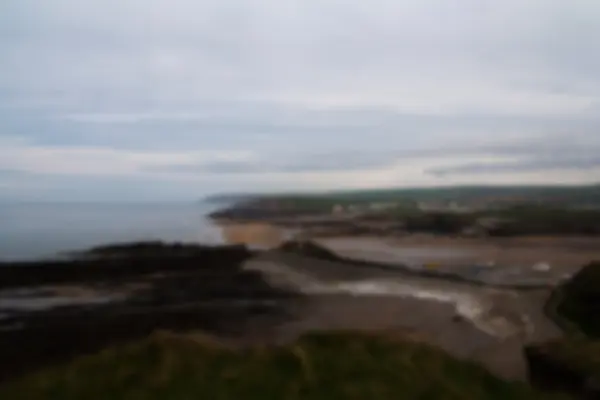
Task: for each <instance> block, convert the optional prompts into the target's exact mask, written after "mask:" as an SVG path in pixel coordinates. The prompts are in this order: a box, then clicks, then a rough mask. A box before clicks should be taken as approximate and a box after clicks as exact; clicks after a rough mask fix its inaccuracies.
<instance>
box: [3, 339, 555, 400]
mask: <svg viewBox="0 0 600 400" xmlns="http://www.w3.org/2000/svg"><path fill="white" fill-rule="evenodd" d="M0 398H2V399H11V400H18V399H27V400H41V399H44V400H51V399H56V400H58V399H61V400H75V399H77V400H79V399H86V400H94V399H98V400H100V399H102V400H104V399H112V400H118V399H123V400H125V399H127V400H135V399H140V400H141V399H144V400H152V399H157V400H158V399H161V400H164V399H174V400H175V399H180V400H184V399H211V400H219V399H220V400H229V399H230V400H240V399H248V400H251V399H256V400H259V399H260V400H271V399H272V400H289V399H306V400H311V399H315V400H316V399H320V400H336V399H340V400H341V399H344V400H352V399H367V400H371V399H373V400H375V399H376V400H387V399H389V400H391V399H394V400H397V399H406V400H410V399H423V400H426V399H432V400H433V399H450V400H452V399H455V400H464V399H470V400H477V399H482V400H483V399H498V400H504V399H559V398H562V399H564V398H566V397H562V396H561V397H554V396H550V395H548V394H544V393H540V392H538V391H535V390H534V389H532V388H531V387H529V386H528V385H526V384H523V383H509V382H506V381H502V380H500V379H498V378H496V377H494V376H492V375H491V374H490V373H489V372H487V371H486V370H485V369H483V368H482V367H479V366H478V365H475V364H473V363H469V362H462V361H457V360H455V359H453V358H451V357H450V356H448V355H446V354H445V353H443V352H442V351H440V350H437V349H435V348H433V347H430V346H427V345H424V344H419V343H416V342H413V341H411V340H407V339H400V338H398V337H391V336H387V337H383V336H374V335H359V334H353V333H330V334H312V335H309V336H306V337H304V338H302V339H301V340H300V341H298V342H297V343H295V344H294V345H291V346H288V347H285V348H272V349H266V348H264V349H258V348H255V349H248V350H231V349H227V348H225V347H222V346H219V345H217V344H215V343H213V342H211V341H210V340H207V339H205V338H196V337H194V336H190V335H187V336H182V335H174V334H155V335H154V336H152V337H151V338H149V339H147V340H145V341H142V342H140V343H137V344H132V345H128V346H121V347H116V348H112V349H108V350H105V351H103V352H101V353H99V354H96V355H92V356H87V357H82V358H80V359H78V360H75V361H74V362H72V363H70V364H68V365H64V366H60V367H55V368H53V369H50V370H47V371H44V372H41V373H37V374H35V375H32V376H28V377H25V378H22V379H20V380H18V381H16V382H12V383H9V384H4V385H3V386H1V387H0Z"/></svg>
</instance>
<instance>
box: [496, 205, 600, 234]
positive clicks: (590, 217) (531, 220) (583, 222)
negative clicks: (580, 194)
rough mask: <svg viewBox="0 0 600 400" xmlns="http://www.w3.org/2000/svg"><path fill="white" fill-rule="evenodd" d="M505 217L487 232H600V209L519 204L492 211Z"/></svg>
mask: <svg viewBox="0 0 600 400" xmlns="http://www.w3.org/2000/svg"><path fill="white" fill-rule="evenodd" d="M493 214H494V215H496V216H498V217H501V218H503V219H505V221H506V222H504V223H503V224H502V225H500V226H499V227H498V228H497V229H496V230H494V231H493V232H491V233H492V234H494V235H497V236H515V235H539V234H571V235H598V234H600V211H598V210H569V209H566V208H559V207H549V206H544V205H538V204H529V205H519V206H514V207H511V208H507V209H505V210H501V211H498V212H495V213H493Z"/></svg>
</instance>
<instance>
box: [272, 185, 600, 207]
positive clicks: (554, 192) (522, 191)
mask: <svg viewBox="0 0 600 400" xmlns="http://www.w3.org/2000/svg"><path fill="white" fill-rule="evenodd" d="M260 197H262V196H260ZM264 197H271V198H302V199H307V198H312V199H314V200H317V198H318V199H320V200H322V201H325V200H330V201H338V202H342V203H343V202H354V203H360V202H372V201H382V202H386V201H397V200H402V199H404V200H413V201H431V200H456V201H469V200H473V199H479V198H484V197H485V198H490V197H516V198H523V199H529V200H540V199H545V200H554V201H556V202H558V203H565V204H571V203H588V202H589V203H596V204H597V203H600V185H583V186H452V187H434V188H412V189H411V188H402V189H401V188H388V189H366V190H347V191H329V192H320V193H313V194H293V193H290V194H280V195H271V196H269V195H267V196H264Z"/></svg>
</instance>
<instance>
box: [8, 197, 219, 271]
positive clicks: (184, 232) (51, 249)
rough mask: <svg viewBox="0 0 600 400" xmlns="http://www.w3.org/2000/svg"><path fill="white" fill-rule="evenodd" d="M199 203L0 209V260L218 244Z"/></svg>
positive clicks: (211, 207)
mask: <svg viewBox="0 0 600 400" xmlns="http://www.w3.org/2000/svg"><path fill="white" fill-rule="evenodd" d="M222 206H223V205H219V204H205V203H192V202H190V203H146V204H142V203H140V204H9V205H0V260H7V259H8V260H10V259H37V258H46V257H53V256H56V255H58V254H60V253H64V252H68V251H73V250H81V249H85V248H88V247H91V246H96V245H100V244H106V243H115V242H127V241H139V240H164V241H181V242H192V243H207V244H219V243H223V238H222V235H221V230H220V229H219V228H218V227H217V226H215V225H214V224H212V223H211V222H210V221H209V220H208V219H207V218H206V215H207V214H208V213H210V212H211V211H213V210H215V209H217V208H220V207H222Z"/></svg>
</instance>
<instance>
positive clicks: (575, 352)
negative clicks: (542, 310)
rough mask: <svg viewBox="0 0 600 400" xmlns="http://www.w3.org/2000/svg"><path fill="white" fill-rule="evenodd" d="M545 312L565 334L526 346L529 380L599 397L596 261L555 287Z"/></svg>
mask: <svg viewBox="0 0 600 400" xmlns="http://www.w3.org/2000/svg"><path fill="white" fill-rule="evenodd" d="M546 311H547V312H548V315H549V316H550V317H551V318H553V319H554V320H555V321H556V322H557V323H558V324H559V325H560V326H561V327H562V328H563V329H564V330H565V334H566V336H565V337H564V338H562V339H559V340H555V341H551V342H548V343H542V344H538V345H533V346H530V347H528V348H526V355H527V358H528V360H529V364H530V370H531V380H532V382H533V383H534V384H537V385H540V386H543V387H551V388H558V389H563V390H568V391H570V392H572V393H575V394H577V395H579V396H581V397H583V398H590V399H597V398H600V319H599V318H598V316H599V315H600V263H598V262H596V263H591V264H590V265H588V266H586V267H584V268H583V269H582V270H581V271H580V272H579V273H578V274H576V275H575V276H574V277H573V278H572V279H571V280H570V281H569V282H567V283H565V284H564V285H562V286H561V287H559V288H557V289H556V290H555V292H554V293H553V296H552V297H551V299H550V301H549V303H548V305H547V310H546Z"/></svg>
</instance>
